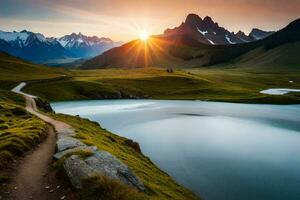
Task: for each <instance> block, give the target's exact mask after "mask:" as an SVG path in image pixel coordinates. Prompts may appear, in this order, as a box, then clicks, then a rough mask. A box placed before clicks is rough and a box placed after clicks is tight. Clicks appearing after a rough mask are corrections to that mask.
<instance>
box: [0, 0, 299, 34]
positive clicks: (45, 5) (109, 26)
mask: <svg viewBox="0 0 300 200" xmlns="http://www.w3.org/2000/svg"><path fill="white" fill-rule="evenodd" d="M299 11H300V3H299V1H298V0H276V1H275V0H231V1H228V0H164V1H161V0H143V1H141V0H26V1H25V0H1V7H0V18H1V19H2V21H4V20H5V23H4V24H2V26H4V28H5V27H10V28H12V29H13V27H14V24H15V27H21V26H22V25H20V24H21V23H17V21H19V22H20V21H22V22H23V28H27V27H33V28H35V29H37V28H40V29H41V30H45V31H46V34H48V35H49V34H53V33H56V35H58V34H64V33H66V32H73V31H77V30H78V29H79V28H81V29H82V30H81V32H84V33H87V34H96V35H99V36H111V35H112V36H113V37H116V38H117V39H122V40H129V39H131V38H134V37H136V35H137V34H138V33H136V32H138V31H140V30H141V29H146V30H148V31H149V32H151V33H161V32H162V31H163V30H164V29H165V28H168V27H174V26H178V25H179V24H180V23H181V22H182V21H184V18H185V16H186V15H187V14H188V13H191V12H193V13H197V14H199V15H200V16H201V17H204V16H206V15H210V16H212V17H213V19H215V20H216V21H217V22H219V24H221V25H222V26H225V27H226V28H228V29H230V30H233V31H237V30H239V29H241V30H244V31H247V32H249V31H250V30H251V29H252V28H253V27H258V28H263V29H268V30H274V29H275V30H276V29H279V28H281V27H283V26H284V25H286V24H287V23H288V22H289V21H291V20H293V19H295V18H297V17H299ZM9 20H11V23H10V24H9ZM43 22H45V24H44V25H43ZM49 24H51V26H49ZM55 25H56V27H55ZM47 26H48V28H47ZM50 27H51V28H50ZM27 29H28V28H27Z"/></svg>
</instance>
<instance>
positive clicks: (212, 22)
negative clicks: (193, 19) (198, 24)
mask: <svg viewBox="0 0 300 200" xmlns="http://www.w3.org/2000/svg"><path fill="white" fill-rule="evenodd" d="M203 21H204V23H205V24H207V25H214V24H215V22H214V21H213V20H212V18H211V17H209V16H206V17H205V18H204V19H203Z"/></svg>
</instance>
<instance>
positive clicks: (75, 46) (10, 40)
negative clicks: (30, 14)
mask: <svg viewBox="0 0 300 200" xmlns="http://www.w3.org/2000/svg"><path fill="white" fill-rule="evenodd" d="M121 44H122V43H121V42H114V41H112V40H111V39H109V38H104V37H102V38H98V37H96V36H92V37H89V36H85V35H83V34H81V33H79V34H75V33H72V34H70V35H66V36H63V37H60V38H54V37H51V38H46V37H45V36H44V35H43V34H41V33H33V32H30V31H26V30H23V31H21V32H16V31H13V32H4V31H0V50H1V51H4V52H7V53H9V54H11V55H14V56H17V57H20V58H23V59H25V60H28V61H31V62H35V63H47V62H51V61H53V60H59V59H60V60H64V59H65V60H67V59H71V58H73V59H75V58H78V59H82V58H90V57H93V56H96V55H99V54H101V53H102V52H104V51H106V50H108V49H110V48H113V47H116V46H119V45H121Z"/></svg>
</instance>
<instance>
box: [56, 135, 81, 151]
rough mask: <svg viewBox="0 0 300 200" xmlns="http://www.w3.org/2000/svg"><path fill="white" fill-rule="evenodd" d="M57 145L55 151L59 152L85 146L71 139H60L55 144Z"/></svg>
mask: <svg viewBox="0 0 300 200" xmlns="http://www.w3.org/2000/svg"><path fill="white" fill-rule="evenodd" d="M56 145H57V151H58V152H61V151H64V150H67V149H72V148H76V147H80V146H86V145H85V144H83V143H82V142H80V141H79V140H77V139H75V138H71V137H61V138H59V139H58V140H57V142H56Z"/></svg>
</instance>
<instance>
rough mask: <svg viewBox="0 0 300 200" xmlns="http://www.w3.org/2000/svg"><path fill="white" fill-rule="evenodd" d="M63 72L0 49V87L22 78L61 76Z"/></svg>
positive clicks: (33, 78)
mask: <svg viewBox="0 0 300 200" xmlns="http://www.w3.org/2000/svg"><path fill="white" fill-rule="evenodd" d="M63 73H64V71H63V70H62V69H53V68H49V67H45V66H42V65H36V64H32V63H29V62H26V61H24V60H22V59H19V58H16V57H14V56H11V55H9V54H7V53H4V52H1V51H0V80H1V81H0V84H1V86H0V88H4V87H5V85H8V86H9V85H10V84H11V83H14V82H19V81H22V80H35V79H42V78H55V77H61V76H62V75H63ZM9 87H11V86H9Z"/></svg>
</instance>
